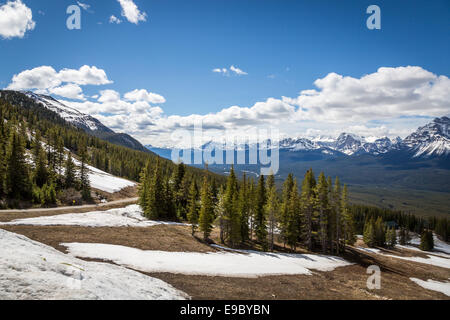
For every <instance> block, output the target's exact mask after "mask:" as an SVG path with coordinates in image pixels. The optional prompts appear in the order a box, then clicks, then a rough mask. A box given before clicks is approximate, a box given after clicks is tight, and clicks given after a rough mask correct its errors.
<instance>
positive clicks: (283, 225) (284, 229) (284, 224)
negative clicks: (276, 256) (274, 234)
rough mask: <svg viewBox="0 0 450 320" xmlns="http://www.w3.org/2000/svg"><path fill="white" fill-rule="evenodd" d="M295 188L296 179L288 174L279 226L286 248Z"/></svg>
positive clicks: (283, 192)
mask: <svg viewBox="0 0 450 320" xmlns="http://www.w3.org/2000/svg"><path fill="white" fill-rule="evenodd" d="M293 187H294V177H293V175H292V174H291V173H290V174H288V176H287V178H286V180H285V181H284V183H283V191H282V196H281V207H280V217H279V225H280V235H281V237H282V239H283V244H284V246H286V243H287V239H288V236H287V233H288V226H289V221H288V220H289V214H288V210H289V202H290V197H291V194H292V189H293Z"/></svg>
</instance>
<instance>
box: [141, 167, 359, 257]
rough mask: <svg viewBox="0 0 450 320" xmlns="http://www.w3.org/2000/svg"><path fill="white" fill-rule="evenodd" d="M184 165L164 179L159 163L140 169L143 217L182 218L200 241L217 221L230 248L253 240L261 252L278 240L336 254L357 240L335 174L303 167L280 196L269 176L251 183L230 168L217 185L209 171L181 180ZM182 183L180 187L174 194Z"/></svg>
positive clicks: (344, 192)
mask: <svg viewBox="0 0 450 320" xmlns="http://www.w3.org/2000/svg"><path fill="white" fill-rule="evenodd" d="M184 168H185V166H184V164H182V163H180V164H178V166H177V170H175V171H174V174H173V175H172V177H171V178H170V179H167V178H163V173H162V170H161V168H160V167H159V165H158V164H157V165H156V167H155V168H154V169H153V170H152V169H151V168H150V166H149V164H148V165H147V166H146V167H145V168H144V170H143V172H142V174H141V180H140V182H141V184H140V189H139V204H140V205H141V206H142V208H143V210H144V214H145V216H147V217H148V218H150V219H176V218H180V219H186V220H187V221H189V222H190V223H191V225H192V234H193V235H194V234H195V233H196V232H200V233H201V235H202V237H203V239H204V240H208V238H209V237H210V235H211V232H212V230H213V225H216V226H218V228H219V238H220V241H221V242H222V243H225V244H227V245H229V246H232V247H239V246H241V245H243V244H244V243H246V242H248V241H254V242H255V243H257V244H258V245H260V246H261V248H262V249H263V250H273V249H274V245H275V242H276V239H280V240H281V242H282V244H283V246H284V247H286V246H288V247H289V248H290V249H292V250H295V249H296V248H297V247H298V246H300V245H304V246H305V247H307V248H308V249H309V250H315V249H316V250H317V249H319V250H321V251H322V252H324V253H326V252H330V253H334V254H340V253H342V252H343V251H344V250H345V246H346V245H347V244H353V243H354V242H355V240H356V238H355V227H354V221H353V216H352V214H351V212H350V211H349V205H348V192H347V186H346V185H344V186H342V185H341V183H340V181H339V178H336V179H335V180H334V181H332V179H331V177H326V176H325V174H324V173H321V174H320V175H319V176H318V179H317V180H316V177H315V176H314V173H313V171H312V170H308V171H307V172H306V174H305V176H304V179H303V181H302V183H301V186H299V185H298V182H297V179H295V178H294V176H293V175H292V174H290V175H289V176H288V177H287V179H286V180H285V181H284V183H283V188H282V192H281V194H280V193H279V192H278V191H277V187H276V185H275V177H274V176H273V175H269V176H267V177H265V176H262V175H261V176H259V178H258V180H257V181H255V180H254V179H252V178H247V177H246V176H245V174H244V176H243V179H242V180H241V181H239V180H238V179H237V177H236V174H235V171H234V168H233V167H232V168H231V171H230V174H229V176H228V178H227V181H226V183H225V184H218V183H217V182H216V181H215V180H214V179H211V177H209V176H208V175H204V177H203V179H202V181H200V182H199V181H198V180H192V179H185V178H184V176H183V172H184ZM181 185H184V188H182V190H184V191H182V192H179V190H181V189H180V186H181ZM187 186H189V187H188V192H187V193H186V192H185V190H186V187H187ZM181 200H182V201H181ZM183 206H184V207H183Z"/></svg>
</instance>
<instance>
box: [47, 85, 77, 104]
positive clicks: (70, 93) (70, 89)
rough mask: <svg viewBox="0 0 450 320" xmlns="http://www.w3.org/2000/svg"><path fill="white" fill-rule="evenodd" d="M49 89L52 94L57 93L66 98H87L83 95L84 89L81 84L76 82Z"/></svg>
mask: <svg viewBox="0 0 450 320" xmlns="http://www.w3.org/2000/svg"><path fill="white" fill-rule="evenodd" d="M48 91H49V93H51V94H56V95H58V96H60V97H64V98H69V99H76V100H86V98H85V97H84V95H83V90H82V89H81V88H80V86H79V85H77V84H74V83H69V84H66V85H64V86H61V87H55V88H50V89H49V90H48Z"/></svg>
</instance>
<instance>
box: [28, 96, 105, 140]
mask: <svg viewBox="0 0 450 320" xmlns="http://www.w3.org/2000/svg"><path fill="white" fill-rule="evenodd" d="M24 94H25V95H26V96H27V97H29V98H31V99H33V100H34V101H36V102H37V103H40V104H42V105H43V106H44V107H45V108H47V109H49V110H51V111H53V112H56V113H57V114H58V115H59V116H60V117H61V118H63V119H64V120H66V121H67V122H69V123H72V124H73V125H75V126H76V127H78V128H81V129H84V130H86V131H100V132H109V133H112V132H113V131H112V130H111V129H109V128H108V127H106V126H105V125H103V124H102V123H101V122H100V121H98V120H97V119H95V118H94V117H92V116H90V115H87V114H84V113H81V112H80V111H78V110H76V109H73V108H71V107H68V106H66V105H64V104H62V103H61V102H59V101H58V100H56V99H54V98H53V97H51V96H46V95H43V94H36V93H33V92H31V91H27V92H24Z"/></svg>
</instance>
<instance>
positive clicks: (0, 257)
mask: <svg viewBox="0 0 450 320" xmlns="http://www.w3.org/2000/svg"><path fill="white" fill-rule="evenodd" d="M0 243H1V244H2V245H1V246H0V300H4V299H8V300H16V299H21V300H33V299H40V300H43V299H45V300H60V299H64V300H65V299H67V300H75V299H76V300H78V299H89V300H90V299H99V300H124V299H133V300H134V299H136V300H144V299H145V300H147V299H151V300H156V299H163V300H166V299H186V298H189V297H188V296H187V295H186V294H184V293H183V292H181V291H179V290H177V289H175V288H173V287H172V286H171V285H169V284H167V283H165V282H163V281H161V280H159V279H155V278H152V277H149V276H146V275H144V274H142V273H139V272H137V271H133V270H129V269H126V268H124V267H120V266H116V265H112V264H108V263H99V262H86V261H82V260H79V259H76V258H74V257H72V256H70V255H66V254H63V253H61V252H59V251H57V250H55V249H53V248H51V247H49V246H46V245H44V244H42V243H39V242H36V241H33V240H30V239H29V238H27V237H25V236H22V235H18V234H15V233H11V232H7V231H5V230H1V229H0Z"/></svg>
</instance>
